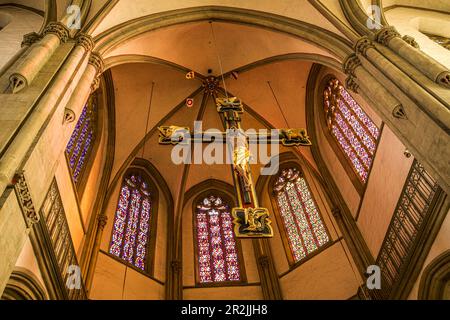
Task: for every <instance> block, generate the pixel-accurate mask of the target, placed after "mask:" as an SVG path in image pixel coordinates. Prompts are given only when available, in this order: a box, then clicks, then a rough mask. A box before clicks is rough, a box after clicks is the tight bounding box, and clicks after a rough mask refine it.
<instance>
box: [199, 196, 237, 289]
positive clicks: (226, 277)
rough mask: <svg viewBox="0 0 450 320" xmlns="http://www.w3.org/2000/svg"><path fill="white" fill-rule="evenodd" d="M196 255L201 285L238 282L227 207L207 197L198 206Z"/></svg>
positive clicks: (235, 256)
mask: <svg viewBox="0 0 450 320" xmlns="http://www.w3.org/2000/svg"><path fill="white" fill-rule="evenodd" d="M196 226H197V230H196V231H197V252H198V270H199V277H200V279H199V280H200V282H201V283H214V282H224V281H240V280H241V273H240V267H239V259H238V251H237V244H236V239H235V236H234V232H233V223H232V218H231V214H230V209H229V206H228V204H226V203H224V201H223V200H222V198H220V197H216V196H209V197H207V198H204V199H203V200H202V202H201V203H200V204H198V205H197V212H196Z"/></svg>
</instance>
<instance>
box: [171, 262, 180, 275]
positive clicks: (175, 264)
mask: <svg viewBox="0 0 450 320" xmlns="http://www.w3.org/2000/svg"><path fill="white" fill-rule="evenodd" d="M170 266H171V267H172V271H173V272H174V273H179V272H181V261H178V260H173V261H172V262H171V263H170Z"/></svg>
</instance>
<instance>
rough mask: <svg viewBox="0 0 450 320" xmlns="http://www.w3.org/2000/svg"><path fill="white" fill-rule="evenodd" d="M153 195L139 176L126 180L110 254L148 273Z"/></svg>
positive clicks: (117, 213) (120, 197)
mask: <svg viewBox="0 0 450 320" xmlns="http://www.w3.org/2000/svg"><path fill="white" fill-rule="evenodd" d="M150 194H151V192H150V191H149V190H148V184H147V183H145V182H144V180H143V178H142V177H141V176H140V175H138V174H133V175H131V176H129V177H127V178H125V179H124V182H123V184H122V189H121V192H120V195H119V202H118V205H117V210H116V215H115V218H114V225H113V233H112V240H111V245H110V249H109V252H110V253H111V254H113V255H114V256H116V257H118V258H120V259H122V260H124V261H126V262H127V263H129V264H132V265H134V266H135V267H137V268H139V269H141V270H146V261H147V256H148V242H149V234H150V231H151V230H150V218H151V210H152V205H151V199H150Z"/></svg>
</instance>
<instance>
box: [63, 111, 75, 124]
mask: <svg viewBox="0 0 450 320" xmlns="http://www.w3.org/2000/svg"><path fill="white" fill-rule="evenodd" d="M75 119H76V115H75V112H73V110H71V109H69V108H65V109H64V119H63V124H67V123H72V122H74V121H75Z"/></svg>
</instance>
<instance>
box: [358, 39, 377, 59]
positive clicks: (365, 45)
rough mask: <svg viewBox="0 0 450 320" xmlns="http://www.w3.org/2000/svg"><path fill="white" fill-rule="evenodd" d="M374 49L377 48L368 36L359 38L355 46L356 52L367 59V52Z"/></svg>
mask: <svg viewBox="0 0 450 320" xmlns="http://www.w3.org/2000/svg"><path fill="white" fill-rule="evenodd" d="M373 48H375V46H374V45H373V42H372V40H370V39H369V37H367V36H364V37H361V38H359V39H358V41H356V44H355V52H356V53H359V54H362V55H363V56H365V57H366V56H367V50H369V49H373Z"/></svg>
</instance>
